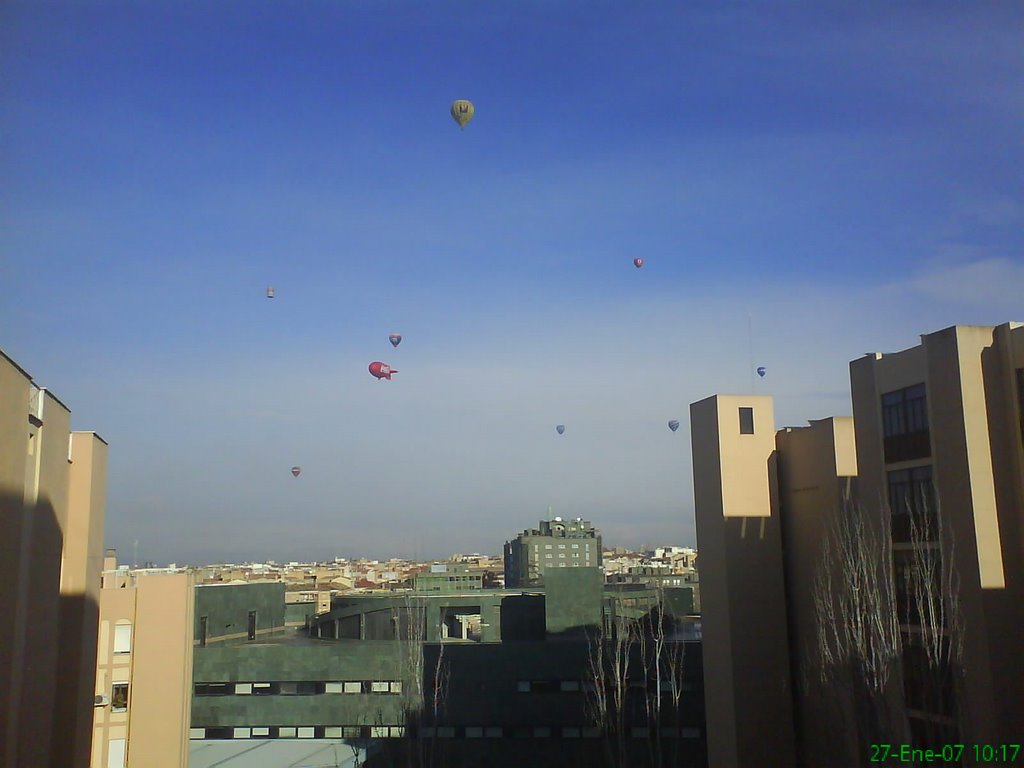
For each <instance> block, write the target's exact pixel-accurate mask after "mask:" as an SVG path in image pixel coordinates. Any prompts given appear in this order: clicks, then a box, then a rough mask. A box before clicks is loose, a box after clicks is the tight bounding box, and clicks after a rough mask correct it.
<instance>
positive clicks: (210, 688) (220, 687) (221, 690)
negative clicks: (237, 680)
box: [196, 683, 234, 696]
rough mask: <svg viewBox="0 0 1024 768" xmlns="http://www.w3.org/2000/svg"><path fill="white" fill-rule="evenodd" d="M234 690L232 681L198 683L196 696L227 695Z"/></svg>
mask: <svg viewBox="0 0 1024 768" xmlns="http://www.w3.org/2000/svg"><path fill="white" fill-rule="evenodd" d="M232 692H234V687H233V686H232V685H231V684H230V683H196V696H227V695H228V694H230V693H232Z"/></svg>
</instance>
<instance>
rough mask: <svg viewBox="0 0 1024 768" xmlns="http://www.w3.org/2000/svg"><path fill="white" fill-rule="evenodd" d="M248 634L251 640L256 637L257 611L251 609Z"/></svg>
mask: <svg viewBox="0 0 1024 768" xmlns="http://www.w3.org/2000/svg"><path fill="white" fill-rule="evenodd" d="M248 636H249V639H250V640H255V639H256V611H249V621H248Z"/></svg>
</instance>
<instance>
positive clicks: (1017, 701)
mask: <svg viewBox="0 0 1024 768" xmlns="http://www.w3.org/2000/svg"><path fill="white" fill-rule="evenodd" d="M1022 334H1024V329H1021V328H1020V327H1019V325H1018V324H1008V325H1004V326H1000V327H998V328H992V327H988V326H981V327H979V326H956V327H952V328H947V329H945V330H942V331H938V332H936V333H932V334H927V335H925V336H923V337H922V344H921V345H920V346H918V347H915V348H913V349H911V350H907V351H904V352H901V353H897V354H894V355H875V356H871V357H868V358H862V359H861V360H856V361H854V362H853V363H851V364H850V377H851V387H852V394H853V408H854V418H855V422H856V430H857V451H858V462H859V466H860V485H861V489H862V492H861V496H862V498H863V499H864V501H865V503H868V504H870V503H876V504H884V503H885V502H886V501H887V499H886V495H887V486H886V472H887V471H891V470H893V469H898V468H901V467H903V466H906V465H907V464H888V465H887V464H886V463H885V460H884V455H883V450H882V440H881V431H880V424H881V416H880V414H881V407H880V399H879V398H880V396H881V394H883V393H885V392H888V391H892V390H894V389H899V388H902V387H905V386H910V385H913V384H917V383H920V382H925V383H926V384H927V396H928V416H929V426H930V432H931V456H930V457H928V458H926V459H923V460H920V461H916V462H911V463H910V464H912V465H921V464H930V465H931V466H932V470H933V476H934V484H935V489H936V492H937V496H938V499H939V505H940V509H941V512H942V516H943V520H944V523H945V524H946V525H947V526H948V528H949V533H950V534H951V535H950V536H948V537H947V540H946V542H945V546H944V552H943V554H944V558H946V559H947V561H948V560H950V559H952V561H953V562H954V564H955V566H956V570H957V574H958V576H959V583H960V587H959V604H960V610H961V613H962V619H963V623H964V627H965V631H964V635H963V639H964V656H963V665H962V666H963V669H964V671H965V674H964V679H963V691H962V696H961V702H962V705H963V707H964V715H963V722H962V728H963V731H962V733H961V740H962V741H971V742H977V743H994V742H996V741H999V740H1000V739H1002V740H1006V739H1011V738H1015V735H1019V734H1020V733H1024V676H1022V675H1019V674H1008V673H1007V672H1008V671H1009V670H1015V669H1016V668H1017V666H1019V663H1020V661H1019V660H1020V642H1019V638H1020V637H1021V636H1022V633H1024V584H1022V581H1024V554H1022V553H1024V532H1022V528H1024V521H1022V519H1021V518H1022V515H1021V509H1022V508H1024V502H1022V499H1024V483H1022V479H1021V478H1022V474H1024V472H1022V466H1021V464H1022V460H1021V456H1022V452H1024V446H1022V443H1021V440H1022V437H1021V434H1020V420H1019V417H1020V414H1019V409H1018V406H1017V392H1016V373H1015V370H1016V368H1018V367H1024V355H1022V354H1021V353H1022V351H1024V335H1022Z"/></svg>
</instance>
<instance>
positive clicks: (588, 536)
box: [505, 517, 602, 589]
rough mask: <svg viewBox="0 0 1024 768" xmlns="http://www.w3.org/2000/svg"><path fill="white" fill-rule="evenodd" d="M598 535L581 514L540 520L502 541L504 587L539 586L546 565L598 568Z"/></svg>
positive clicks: (599, 562) (599, 537)
mask: <svg viewBox="0 0 1024 768" xmlns="http://www.w3.org/2000/svg"><path fill="white" fill-rule="evenodd" d="M601 551H602V550H601V534H600V532H599V531H598V530H597V529H596V528H594V527H593V526H592V525H591V524H590V522H589V521H587V520H584V519H583V518H581V517H577V518H576V519H575V520H568V521H565V520H562V518H560V517H555V518H553V519H551V520H542V521H541V522H540V527H539V528H534V529H529V530H525V531H523V532H522V533H521V534H519V535H518V536H517V537H516V538H515V539H514V540H512V541H507V542H505V586H506V587H507V588H509V589H513V588H517V587H527V586H538V585H540V584H543V583H544V572H545V571H547V570H548V569H549V568H588V567H592V568H600V567H601V565H602V560H601Z"/></svg>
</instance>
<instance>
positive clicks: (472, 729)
mask: <svg viewBox="0 0 1024 768" xmlns="http://www.w3.org/2000/svg"><path fill="white" fill-rule="evenodd" d="M483 737H484V729H483V728H481V727H480V726H476V725H467V726H466V738H467V739H482V738H483Z"/></svg>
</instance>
